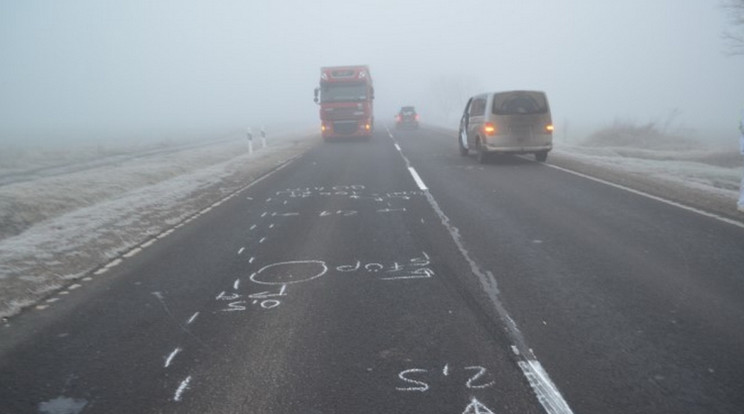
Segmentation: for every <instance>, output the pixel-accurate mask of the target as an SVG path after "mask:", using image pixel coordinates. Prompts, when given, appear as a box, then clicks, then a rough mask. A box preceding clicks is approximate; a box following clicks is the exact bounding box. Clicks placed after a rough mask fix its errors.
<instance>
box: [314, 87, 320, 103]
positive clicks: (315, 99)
mask: <svg viewBox="0 0 744 414" xmlns="http://www.w3.org/2000/svg"><path fill="white" fill-rule="evenodd" d="M314 92H315V97H314V98H313V102H315V103H318V92H319V91H318V88H315V91H314Z"/></svg>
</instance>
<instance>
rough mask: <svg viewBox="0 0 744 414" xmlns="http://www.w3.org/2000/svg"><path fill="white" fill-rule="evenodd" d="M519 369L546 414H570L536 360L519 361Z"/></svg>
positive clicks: (569, 410) (569, 409) (559, 394)
mask: <svg viewBox="0 0 744 414" xmlns="http://www.w3.org/2000/svg"><path fill="white" fill-rule="evenodd" d="M519 368H521V369H522V372H523V373H524V376H525V377H527V381H529V383H530V386H532V389H533V390H534V391H535V394H537V399H538V401H540V404H542V406H543V408H545V411H547V412H548V414H559V413H572V412H573V411H571V408H570V407H569V406H568V404H566V401H565V400H564V399H563V397H562V396H561V393H560V392H559V391H558V389H557V388H556V387H555V385H554V384H553V381H551V380H550V377H548V373H547V372H545V370H544V369H543V367H542V365H540V362H538V361H537V360H529V359H528V360H527V361H519Z"/></svg>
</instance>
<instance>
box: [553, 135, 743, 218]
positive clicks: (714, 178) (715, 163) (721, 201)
mask: <svg viewBox="0 0 744 414" xmlns="http://www.w3.org/2000/svg"><path fill="white" fill-rule="evenodd" d="M549 158H550V160H551V163H553V164H556V165H559V166H563V167H565V168H569V169H571V170H575V171H578V172H582V173H585V174H588V175H592V176H595V177H597V178H602V179H605V180H607V181H611V182H614V183H617V184H621V185H624V186H627V187H630V188H633V189H636V190H639V191H643V192H646V193H649V194H653V195H656V196H659V197H663V198H666V199H669V200H672V201H676V202H679V203H682V204H685V205H689V206H691V207H695V208H699V209H702V210H706V211H710V212H712V213H716V214H719V215H721V216H725V217H728V218H733V219H737V220H742V219H743V218H744V217H743V216H742V215H741V214H740V213H738V212H737V211H736V199H737V197H738V192H739V184H740V182H741V178H742V174H744V169H742V165H743V164H744V162H743V160H742V156H741V155H740V154H739V152H738V131H733V132H732V138H731V142H730V143H728V144H727V145H722V144H720V143H718V144H710V143H705V142H703V141H701V140H695V139H690V138H686V137H684V136H681V135H679V134H674V133H667V132H664V131H663V129H662V130H661V131H660V130H659V128H657V127H656V126H655V125H654V124H652V123H650V124H646V125H640V126H638V125H632V124H627V123H625V124H622V123H621V124H615V125H613V126H612V127H608V128H605V129H602V130H600V131H597V132H596V133H594V134H592V135H590V136H589V137H587V138H586V139H585V140H583V141H582V142H581V143H580V144H578V145H567V144H565V143H562V142H560V141H558V142H556V143H555V149H554V151H553V152H552V153H551V156H550V157H549Z"/></svg>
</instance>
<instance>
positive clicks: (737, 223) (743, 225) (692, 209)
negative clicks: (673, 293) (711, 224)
mask: <svg viewBox="0 0 744 414" xmlns="http://www.w3.org/2000/svg"><path fill="white" fill-rule="evenodd" d="M543 165H544V166H546V167H549V168H553V169H556V170H559V171H563V172H567V173H569V174H573V175H575V176H578V177H582V178H586V179H588V180H592V181H595V182H598V183H601V184H605V185H609V186H610V187H615V188H618V189H620V190H625V191H628V192H630V193H633V194H637V195H639V196H643V197H646V198H650V199H652V200H655V201H659V202H662V203H665V204H668V205H670V206H674V207H678V208H681V209H683V210H687V211H690V212H693V213H697V214H699V215H701V216H705V217H708V218H712V219H714V220H718V221H721V222H724V223H726V224H731V225H734V226H737V227H740V228H744V223H742V222H740V221H736V220H732V219H730V218H726V217H723V216H719V215H718V214H714V213H709V212H707V211H704V210H700V209H697V208H695V207H690V206H686V205H684V204H682V203H678V202H676V201H672V200H667V199H665V198H661V197H658V196H655V195H652V194H649V193H644V192H643V191H639V190H634V189H632V188H630V187H626V186H624V185H620V184H615V183H613V182H610V181H607V180H603V179H601V178H597V177H592V176H591V175H587V174H583V173H580V172H576V171H572V170H569V169H567V168H563V167H559V166H557V165H552V164H543Z"/></svg>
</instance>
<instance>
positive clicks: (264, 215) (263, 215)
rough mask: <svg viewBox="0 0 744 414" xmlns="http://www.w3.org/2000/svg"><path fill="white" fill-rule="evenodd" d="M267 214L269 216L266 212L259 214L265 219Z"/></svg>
mask: <svg viewBox="0 0 744 414" xmlns="http://www.w3.org/2000/svg"><path fill="white" fill-rule="evenodd" d="M267 214H269V213H268V212H266V211H264V212H263V213H261V217H266V215H267Z"/></svg>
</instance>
